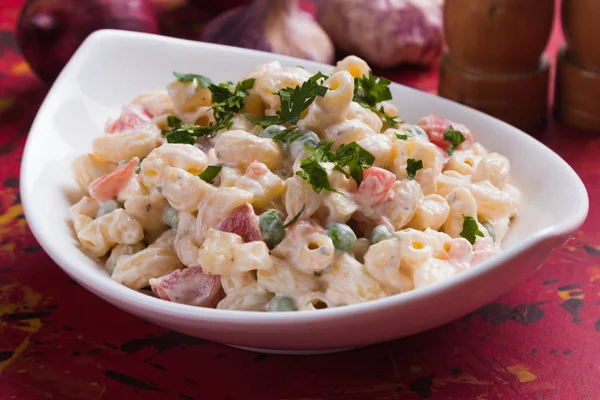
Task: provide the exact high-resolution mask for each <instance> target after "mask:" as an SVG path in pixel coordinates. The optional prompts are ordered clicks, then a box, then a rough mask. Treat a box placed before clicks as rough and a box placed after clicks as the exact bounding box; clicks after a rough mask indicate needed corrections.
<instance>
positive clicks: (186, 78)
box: [173, 72, 213, 89]
mask: <svg viewBox="0 0 600 400" xmlns="http://www.w3.org/2000/svg"><path fill="white" fill-rule="evenodd" d="M173 75H174V76H175V78H177V80H178V81H179V82H193V81H196V82H198V85H200V86H202V87H203V88H205V89H206V88H207V87H208V86H209V85H212V84H213V81H212V80H211V79H210V78H207V77H206V76H202V75H196V74H182V73H181V72H173Z"/></svg>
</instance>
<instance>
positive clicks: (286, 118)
mask: <svg viewBox="0 0 600 400" xmlns="http://www.w3.org/2000/svg"><path fill="white" fill-rule="evenodd" d="M326 78H327V75H324V74H322V73H320V72H317V73H316V74H315V75H313V76H311V77H310V78H308V80H306V82H304V83H303V84H302V86H296V87H294V88H291V87H286V88H283V89H281V90H280V91H278V92H277V95H278V96H279V99H280V101H281V108H280V109H279V111H277V116H276V117H275V116H267V117H265V118H263V119H262V120H261V119H258V118H255V117H247V118H248V120H250V122H252V123H253V124H255V125H260V126H264V127H266V126H270V125H276V124H283V123H286V122H287V123H290V124H296V123H297V122H298V121H299V120H300V116H301V115H302V113H303V112H304V110H306V108H307V107H308V106H309V105H311V104H312V102H313V101H315V99H316V98H317V96H320V97H323V96H325V93H327V90H329V88H328V87H327V86H323V85H322V83H323V81H324V80H325V79H326Z"/></svg>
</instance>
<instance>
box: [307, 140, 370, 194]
mask: <svg viewBox="0 0 600 400" xmlns="http://www.w3.org/2000/svg"><path fill="white" fill-rule="evenodd" d="M332 145H333V141H331V140H326V141H322V142H319V144H317V146H316V148H315V149H314V152H313V154H312V155H311V156H309V157H307V158H305V159H304V160H302V162H301V163H300V168H301V171H298V172H296V175H298V176H300V177H302V178H304V179H306V181H307V182H308V183H310V184H311V185H312V187H313V190H314V191H315V192H317V193H321V191H322V190H323V189H325V190H329V191H330V192H335V193H340V192H338V191H337V190H335V189H334V188H333V187H332V186H331V183H330V182H329V177H328V174H327V170H326V169H325V168H324V167H323V166H322V165H321V163H322V162H331V163H333V169H334V170H336V171H340V172H341V173H343V174H344V175H346V176H347V177H348V176H352V178H354V180H355V181H356V183H357V184H359V185H360V183H361V182H362V177H363V169H365V168H369V167H371V166H372V165H373V163H374V162H375V157H374V156H373V155H372V154H371V153H369V152H368V151H367V150H365V149H364V148H363V147H361V146H360V145H359V144H358V143H356V142H352V143H349V144H343V145H341V146H340V147H339V148H338V150H337V151H336V152H335V153H333V152H332V151H331V146H332ZM344 167H348V169H349V171H350V173H349V174H348V172H346V170H345V169H344Z"/></svg>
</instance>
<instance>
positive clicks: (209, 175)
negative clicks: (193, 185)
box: [198, 165, 223, 183]
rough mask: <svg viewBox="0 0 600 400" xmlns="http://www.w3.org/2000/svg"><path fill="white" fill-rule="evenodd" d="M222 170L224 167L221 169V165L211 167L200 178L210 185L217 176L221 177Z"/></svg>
mask: <svg viewBox="0 0 600 400" xmlns="http://www.w3.org/2000/svg"><path fill="white" fill-rule="evenodd" d="M221 169H223V167H221V166H220V165H209V166H208V167H206V169H205V170H204V171H202V173H201V174H200V175H198V176H199V177H200V179H202V180H203V181H205V182H208V183H212V181H213V180H215V178H216V177H217V175H219V172H221Z"/></svg>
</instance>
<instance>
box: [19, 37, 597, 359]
mask: <svg viewBox="0 0 600 400" xmlns="http://www.w3.org/2000/svg"><path fill="white" fill-rule="evenodd" d="M271 60H279V61H280V62H281V63H282V64H284V65H287V66H295V65H302V66H304V67H305V68H307V69H308V70H312V71H315V72H316V71H317V70H321V71H323V72H327V71H328V70H329V69H330V68H331V67H330V66H326V65H321V64H317V63H313V62H308V61H304V60H299V59H295V58H290V57H283V56H279V55H275V54H269V53H263V52H257V51H250V50H244V49H238V48H233V47H226V46H218V45H212V44H206V43H198V42H191V41H185V40H179V39H172V38H167V37H161V36H155V35H148V34H140V33H131V32H122V31H111V30H106V31H100V32H97V33H94V34H93V35H91V36H90V37H89V38H88V39H87V40H86V41H85V42H84V44H83V45H82V46H81V48H80V49H79V50H78V51H77V53H76V54H75V55H74V56H73V58H72V59H71V61H70V62H69V64H68V65H67V66H66V67H65V69H64V71H63V72H62V73H61V74H60V76H59V78H58V79H57V80H56V83H55V84H54V86H53V87H52V89H51V91H50V93H49V94H48V96H47V98H46V100H45V101H44V104H43V105H42V107H41V108H40V110H39V112H38V115H37V117H36V119H35V122H34V124H33V127H32V128H31V131H30V133H29V138H28V140H27V145H26V148H25V154H24V157H23V163H22V173H21V195H22V198H23V205H24V208H25V213H26V216H27V220H28V222H29V224H30V226H31V229H32V231H33V233H34V235H35V236H36V238H37V239H38V241H39V242H40V244H41V245H42V247H43V248H44V250H45V251H46V252H47V253H48V254H49V255H50V257H52V259H53V260H54V261H55V262H56V263H57V264H58V265H59V266H60V267H61V268H62V269H63V270H64V271H65V272H66V273H67V274H69V275H70V276H71V277H72V278H73V279H75V280H76V281H77V282H79V283H80V284H81V285H83V286H84V287H86V288H87V289H88V290H90V291H91V292H93V293H95V294H96V295H98V296H100V297H102V298H103V299H105V300H106V301H108V302H110V303H112V304H114V305H116V306H117V307H119V308H121V309H123V310H125V311H127V312H130V313H131V314H134V315H137V316H138V317H140V318H143V319H146V320H149V321H152V322H154V323H156V324H158V325H161V326H164V327H167V328H170V329H173V330H176V331H179V332H183V333H186V334H189V335H192V336H196V337H200V338H204V339H209V340H213V341H217V342H222V343H226V344H231V345H236V346H243V347H251V348H255V349H262V350H263V351H273V352H282V353H283V352H285V353H299V352H313V353H314V352H320V351H334V350H339V349H344V348H350V347H358V346H365V345H368V344H372V343H377V342H382V341H386V340H390V339H395V338H400V337H403V336H407V335H410V334H413V333H416V332H420V331H423V330H426V329H430V328H433V327H435V326H438V325H441V324H444V323H446V322H449V321H451V320H453V319H455V318H457V317H460V316H462V315H465V314H466V313H469V312H471V311H473V310H475V309H477V308H478V307H480V306H482V305H484V304H486V303H488V302H490V301H491V300H493V299H494V298H495V297H497V296H498V295H499V294H501V293H502V292H504V291H506V290H507V289H509V288H511V287H512V286H513V285H515V284H516V283H518V282H519V281H521V280H522V279H524V278H525V277H527V276H528V275H529V274H530V273H531V272H532V271H534V270H535V269H536V268H538V267H540V265H542V263H543V262H544V261H545V260H546V259H547V257H548V256H549V255H550V254H551V253H552V251H553V250H555V249H556V248H558V247H559V246H561V245H562V244H563V243H564V242H565V241H566V240H567V238H568V237H569V234H571V233H572V232H574V231H575V230H576V229H577V228H579V227H580V225H581V224H582V223H583V221H584V220H585V217H586V215H587V212H588V197H587V193H586V190H585V187H584V185H583V183H582V182H581V180H580V179H579V177H578V176H577V174H576V173H575V172H574V171H573V170H572V169H571V168H570V167H569V165H567V163H565V162H564V161H563V160H562V159H561V158H560V157H559V156H558V155H556V154H555V153H554V152H552V151H551V150H550V149H548V148H547V147H546V146H544V145H543V144H541V143H539V142H538V141H536V140H535V139H533V138H531V137H530V136H528V135H526V134H525V133H523V132H521V131H520V130H518V129H516V128H514V127H512V126H510V125H507V124H505V123H503V122H501V121H498V120H496V119H494V118H492V117H490V116H487V115H485V114H482V113H480V112H477V111H474V110H472V109H469V108H467V107H464V106H462V105H460V104H457V103H453V102H451V101H448V100H445V99H442V98H439V97H435V96H432V95H430V94H427V93H423V92H420V91H417V90H414V89H410V88H408V87H404V86H401V85H396V84H394V85H392V88H391V89H392V94H393V96H394V100H393V102H394V103H395V104H396V105H397V106H398V109H399V110H400V115H401V117H402V118H404V119H406V120H407V121H409V122H416V121H417V119H418V118H419V117H421V116H424V115H427V114H431V113H434V114H439V115H441V116H444V117H447V118H450V119H452V120H455V121H457V122H460V123H463V124H465V125H467V126H469V127H470V128H471V129H472V130H473V131H474V132H475V134H476V138H477V140H478V141H480V142H481V143H482V144H483V145H484V146H485V147H487V148H489V149H491V150H492V151H497V152H499V153H501V154H504V155H506V156H507V157H508V158H509V159H510V162H511V165H512V175H513V177H514V180H515V181H516V183H517V185H518V186H519V187H520V188H521V189H522V192H523V200H524V201H523V207H522V210H521V214H520V216H519V217H518V219H517V220H516V221H515V222H514V225H513V227H512V229H511V231H510V234H509V235H508V236H507V238H506V240H505V243H504V249H505V251H504V252H503V253H502V254H500V255H498V256H496V257H494V258H493V259H491V260H489V261H486V262H485V263H483V264H481V265H479V266H477V267H475V268H473V269H471V270H468V271H466V272H464V273H462V274H460V275H458V276H455V277H453V278H451V279H448V280H447V281H444V282H440V283H436V284H434V285H431V286H429V287H426V288H423V289H418V290H415V291H412V292H408V293H405V294H401V295H396V296H392V297H388V298H385V299H381V300H377V301H372V302H368V303H363V304H358V305H352V306H346V307H340V308H333V309H327V310H320V311H314V312H297V313H258V312H244V311H229V310H216V309H207V308H198V307H192V306H187V305H181V304H176V303H170V302H167V301H164V300H159V299H156V298H152V297H150V296H146V295H143V294H141V293H138V292H136V291H134V290H131V289H128V288H126V287H125V286H122V285H120V284H118V283H116V282H114V281H112V280H111V279H110V278H109V276H108V274H107V273H106V272H105V270H104V269H103V268H101V267H100V266H99V265H97V264H96V263H95V262H94V261H93V260H91V259H90V258H88V257H87V256H86V255H85V254H83V253H82V252H81V251H80V250H79V249H78V247H77V246H76V240H75V238H74V235H73V234H72V230H71V226H70V223H69V221H68V220H69V216H68V208H69V206H70V205H71V204H72V203H73V202H74V201H76V199H75V198H73V194H74V193H76V192H77V191H76V189H75V184H74V180H73V177H72V174H71V170H70V164H71V161H72V160H73V158H74V157H76V156H77V155H80V154H82V153H84V152H87V151H90V149H91V143H92V139H93V138H94V137H96V136H98V135H100V134H101V133H102V131H103V127H104V123H105V122H106V120H107V118H108V117H109V116H111V117H115V116H117V115H118V113H119V110H120V107H121V106H122V105H124V104H126V103H128V102H129V101H130V100H131V99H133V98H134V97H135V96H136V95H138V94H139V93H141V92H144V91H147V90H152V89H161V88H164V87H165V85H166V84H167V83H168V82H169V81H170V80H171V79H172V75H171V72H172V71H174V70H175V71H182V72H194V73H198V74H203V75H207V76H209V77H211V78H212V79H213V80H216V81H225V80H237V79H240V78H241V77H242V76H243V75H244V74H245V73H246V72H248V71H249V70H250V69H252V68H253V67H254V66H256V65H257V64H260V63H264V62H267V61H271ZM90 311H93V310H90Z"/></svg>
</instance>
